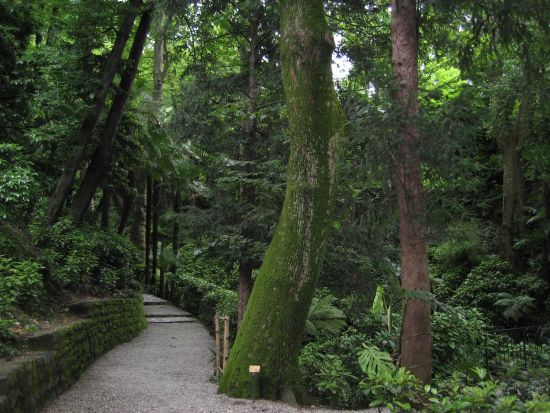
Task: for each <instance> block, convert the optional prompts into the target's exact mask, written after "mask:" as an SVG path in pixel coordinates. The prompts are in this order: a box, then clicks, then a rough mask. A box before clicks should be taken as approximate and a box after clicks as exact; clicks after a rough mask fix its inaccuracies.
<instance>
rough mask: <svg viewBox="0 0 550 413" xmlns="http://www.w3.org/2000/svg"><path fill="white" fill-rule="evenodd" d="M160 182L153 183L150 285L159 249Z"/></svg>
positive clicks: (154, 279) (153, 276) (157, 260)
mask: <svg viewBox="0 0 550 413" xmlns="http://www.w3.org/2000/svg"><path fill="white" fill-rule="evenodd" d="M160 191H161V187H160V182H158V181H154V184H153V232H152V234H151V253H152V255H153V258H152V265H151V274H152V279H151V285H154V284H155V281H156V278H157V269H158V262H159V256H158V247H159V216H160V207H161V204H160Z"/></svg>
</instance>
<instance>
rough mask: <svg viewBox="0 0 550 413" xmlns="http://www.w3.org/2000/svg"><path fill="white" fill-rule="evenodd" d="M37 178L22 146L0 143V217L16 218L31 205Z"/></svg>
mask: <svg viewBox="0 0 550 413" xmlns="http://www.w3.org/2000/svg"><path fill="white" fill-rule="evenodd" d="M36 178H37V174H36V172H35V171H34V170H33V169H32V165H31V163H30V162H29V161H28V160H27V159H25V157H24V156H23V148H22V147H21V146H19V145H16V144H11V143H0V218H2V219H4V220H5V219H10V220H14V218H15V217H14V216H13V215H14V213H15V215H16V216H20V214H21V213H22V212H24V211H25V209H27V208H28V207H29V203H30V201H31V194H32V192H33V189H34V188H36V186H37V182H36Z"/></svg>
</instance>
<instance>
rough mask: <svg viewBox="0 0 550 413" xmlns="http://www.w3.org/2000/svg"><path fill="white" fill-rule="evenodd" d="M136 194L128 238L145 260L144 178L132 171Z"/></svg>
mask: <svg viewBox="0 0 550 413" xmlns="http://www.w3.org/2000/svg"><path fill="white" fill-rule="evenodd" d="M134 176H135V178H134V179H135V187H136V196H135V199H134V206H133V212H132V227H131V229H130V240H131V241H132V243H133V244H134V245H135V246H136V247H138V249H139V250H140V251H141V254H142V257H143V260H144V261H143V262H145V196H146V195H145V180H144V179H143V177H142V176H140V175H139V174H136V173H134Z"/></svg>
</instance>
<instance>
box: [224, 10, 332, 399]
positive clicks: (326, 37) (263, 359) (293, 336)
mask: <svg viewBox="0 0 550 413" xmlns="http://www.w3.org/2000/svg"><path fill="white" fill-rule="evenodd" d="M281 4H282V6H281V7H282V9H281V11H282V14H281V28H282V36H281V54H282V71H283V83H284V89H285V95H286V100H287V106H288V114H289V121H290V134H291V137H292V140H291V148H290V158H289V164H288V175H287V176H288V178H287V179H288V182H287V189H286V194H285V201H284V204H283V209H282V211H281V216H280V218H279V222H278V225H277V229H276V231H275V235H274V237H273V240H272V241H271V244H270V246H269V249H268V251H267V253H266V256H265V259H264V262H263V264H262V266H261V268H260V270H259V274H258V278H257V279H256V281H255V283H254V287H253V289H252V294H251V296H250V301H249V302H248V306H247V309H246V313H245V315H244V319H243V322H242V324H241V328H240V329H239V332H238V333H237V338H236V341H235V344H234V345H233V348H232V350H231V354H230V356H229V362H228V364H227V367H226V369H225V371H224V374H223V377H222V380H221V383H220V390H221V391H222V392H224V393H227V394H229V395H231V396H235V397H251V396H252V394H251V377H250V374H249V373H248V366H249V365H251V364H259V365H261V367H262V372H261V376H260V380H261V393H262V397H264V398H269V399H283V400H286V401H293V399H294V400H295V398H294V396H295V394H297V395H298V396H302V394H303V393H302V391H303V388H302V386H301V385H302V380H301V377H300V373H299V371H300V369H299V366H298V354H299V352H300V343H301V341H302V338H303V333H304V328H305V322H306V317H307V313H308V310H309V307H310V305H311V299H312V297H313V291H314V288H315V283H316V281H317V278H318V276H319V272H320V270H321V265H322V262H323V258H324V253H325V246H326V239H327V234H328V230H329V227H330V220H331V213H332V209H333V204H334V195H335V189H336V149H337V144H338V141H339V133H340V131H341V126H342V120H343V117H342V112H341V109H340V106H339V103H338V101H337V99H336V95H335V91H334V86H333V83H332V74H331V55H332V50H333V47H334V40H333V38H332V35H331V33H330V31H329V28H328V25H327V23H326V20H325V13H324V10H323V2H322V1H321V0H315V1H312V0H286V1H282V3H281Z"/></svg>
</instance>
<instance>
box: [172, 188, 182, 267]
mask: <svg viewBox="0 0 550 413" xmlns="http://www.w3.org/2000/svg"><path fill="white" fill-rule="evenodd" d="M173 211H174V222H173V226H172V253H173V254H174V259H176V258H177V256H178V251H179V247H180V226H179V214H180V212H181V192H180V190H179V189H178V188H177V187H176V188H175V190H174V204H173ZM171 271H172V273H175V272H176V263H175V262H174V264H173V265H172V268H171Z"/></svg>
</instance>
